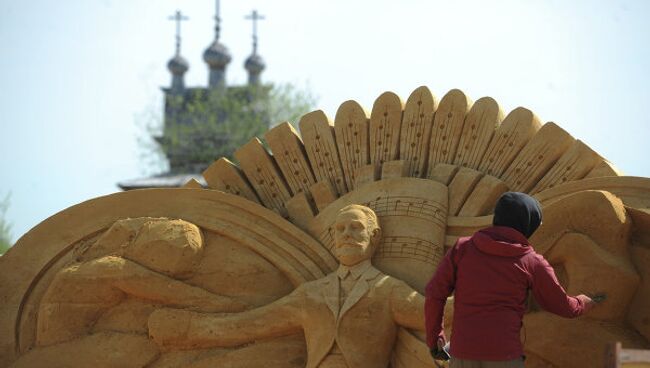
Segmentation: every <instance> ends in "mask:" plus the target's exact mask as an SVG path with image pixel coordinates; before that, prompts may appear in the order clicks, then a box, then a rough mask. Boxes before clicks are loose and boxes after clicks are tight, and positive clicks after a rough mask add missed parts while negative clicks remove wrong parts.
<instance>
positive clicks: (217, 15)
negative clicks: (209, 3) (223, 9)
mask: <svg viewBox="0 0 650 368" xmlns="http://www.w3.org/2000/svg"><path fill="white" fill-rule="evenodd" d="M215 2H216V4H215V5H216V9H217V10H216V13H215V14H214V20H215V22H216V25H215V26H214V39H215V41H216V40H219V31H220V30H221V28H220V26H221V16H220V11H219V0H215Z"/></svg>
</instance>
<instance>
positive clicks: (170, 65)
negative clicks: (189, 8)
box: [167, 10, 190, 94]
mask: <svg viewBox="0 0 650 368" xmlns="http://www.w3.org/2000/svg"><path fill="white" fill-rule="evenodd" d="M169 19H170V20H174V21H176V54H175V55H174V57H173V58H171V59H170V60H169V62H167V69H169V71H170V72H171V73H172V84H171V87H170V92H171V93H174V94H181V93H183V91H184V90H185V80H184V75H185V72H187V70H188V69H189V68H190V65H189V63H188V62H187V60H185V58H183V57H182V56H181V22H182V21H184V20H187V19H188V18H187V17H186V16H184V15H182V14H181V11H180V10H177V11H176V14H174V15H173V16H171V17H169Z"/></svg>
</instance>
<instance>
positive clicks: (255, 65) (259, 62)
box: [244, 54, 266, 74]
mask: <svg viewBox="0 0 650 368" xmlns="http://www.w3.org/2000/svg"><path fill="white" fill-rule="evenodd" d="M265 67H266V64H264V60H263V59H262V57H261V56H259V55H258V54H253V55H251V56H249V57H248V59H246V62H245V63H244V68H246V70H248V72H249V73H251V74H259V73H261V72H262V70H264V68H265Z"/></svg>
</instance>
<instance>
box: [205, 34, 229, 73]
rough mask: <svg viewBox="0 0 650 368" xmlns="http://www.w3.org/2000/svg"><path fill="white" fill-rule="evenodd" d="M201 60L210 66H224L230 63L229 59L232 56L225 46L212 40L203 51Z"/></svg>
mask: <svg viewBox="0 0 650 368" xmlns="http://www.w3.org/2000/svg"><path fill="white" fill-rule="evenodd" d="M203 60H204V61H205V62H206V63H207V64H208V65H209V66H210V67H211V68H225V67H226V65H228V63H230V60H232V57H231V56H230V52H228V49H227V48H226V46H224V45H222V44H220V43H219V41H217V40H214V42H213V43H212V45H210V47H208V48H207V49H205V51H204V52H203Z"/></svg>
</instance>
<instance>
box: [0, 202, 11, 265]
mask: <svg viewBox="0 0 650 368" xmlns="http://www.w3.org/2000/svg"><path fill="white" fill-rule="evenodd" d="M9 197H10V194H7V196H5V198H4V199H3V200H2V201H0V254H4V253H5V252H6V251H7V250H8V249H9V248H10V247H11V245H12V243H11V224H10V223H9V222H8V221H7V219H6V217H5V216H6V214H7V210H8V209H9Z"/></svg>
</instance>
